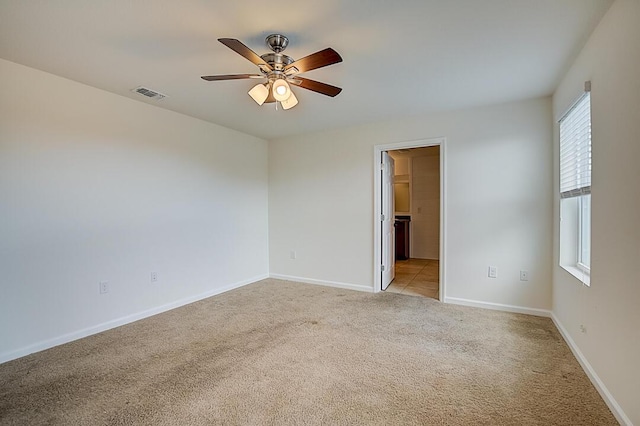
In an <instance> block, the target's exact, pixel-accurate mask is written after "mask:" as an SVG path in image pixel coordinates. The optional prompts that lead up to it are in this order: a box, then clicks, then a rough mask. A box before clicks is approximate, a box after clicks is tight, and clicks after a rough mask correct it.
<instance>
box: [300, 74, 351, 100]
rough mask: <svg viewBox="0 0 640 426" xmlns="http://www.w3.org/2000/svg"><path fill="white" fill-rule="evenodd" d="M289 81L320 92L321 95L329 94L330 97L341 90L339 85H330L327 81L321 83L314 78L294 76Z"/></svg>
mask: <svg viewBox="0 0 640 426" xmlns="http://www.w3.org/2000/svg"><path fill="white" fill-rule="evenodd" d="M289 83H291V84H295V85H296V86H300V87H302V88H303V89H308V90H312V91H314V92H317V93H322V94H323V95H327V96H331V97H332V98H333V97H334V96H337V95H338V94H339V93H340V92H342V89H341V88H340V87H336V86H332V85H330V84H327V83H321V82H319V81H315V80H310V79H308V78H304V77H298V76H295V77H293V78H291V79H290V80H289Z"/></svg>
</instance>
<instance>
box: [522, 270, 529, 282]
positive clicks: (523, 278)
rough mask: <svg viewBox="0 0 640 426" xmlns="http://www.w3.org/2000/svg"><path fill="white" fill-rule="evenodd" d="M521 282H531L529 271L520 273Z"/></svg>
mask: <svg viewBox="0 0 640 426" xmlns="http://www.w3.org/2000/svg"><path fill="white" fill-rule="evenodd" d="M520 281H529V271H520Z"/></svg>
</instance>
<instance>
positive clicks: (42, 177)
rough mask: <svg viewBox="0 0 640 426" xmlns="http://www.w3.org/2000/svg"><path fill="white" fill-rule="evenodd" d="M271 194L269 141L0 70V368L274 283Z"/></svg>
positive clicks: (27, 71) (0, 64) (17, 68)
mask: <svg viewBox="0 0 640 426" xmlns="http://www.w3.org/2000/svg"><path fill="white" fill-rule="evenodd" d="M267 198H268V186H267V143H266V141H264V140H260V139H257V138H255V137H252V136H248V135H244V134H241V133H238V132H235V131H232V130H228V129H225V128H223V127H220V126H216V125H213V124H210V123H206V122H204V121H200V120H196V119H193V118H189V117H186V116H183V115H180V114H177V113H174V112H170V111H167V110H163V109H160V108H157V107H155V106H151V105H147V104H144V103H141V102H136V101H134V100H131V99H127V98H123V97H120V96H117V95H114V94H111V93H107V92H104V91H101V90H98V89H94V88H91V87H88V86H85V85H82V84H79V83H75V82H72V81H69V80H65V79H62V78H59V77H56V76H53V75H51V74H47V73H44V72H41V71H37V70H34V69H31V68H27V67H24V66H21V65H17V64H14V63H11V62H7V61H4V60H0V291H1V295H0V361H2V360H7V359H11V358H14V357H16V356H20V355H24V354H26V353H29V352H31V351H33V350H37V349H42V348H44V347H47V346H51V345H53V344H57V343H61V342H63V341H65V340H69V339H70V338H77V337H81V336H82V335H84V334H87V333H89V332H95V331H97V330H100V329H101V328H104V327H107V326H109V325H114V324H116V323H118V321H119V320H122V318H123V317H124V318H129V319H132V318H133V317H135V316H136V315H139V314H140V313H144V312H149V310H151V311H153V310H154V309H156V310H157V309H158V308H159V307H163V306H165V307H166V305H167V304H169V305H171V304H173V305H175V304H176V303H180V302H181V301H182V302H184V301H185V300H192V299H194V298H198V297H201V296H202V295H204V294H211V293H215V292H216V291H219V290H222V289H224V288H226V287H229V286H233V285H237V284H240V283H244V282H247V281H252V280H255V279H258V278H261V277H264V276H266V275H267V274H268V234H267V226H268V222H267V206H268V200H267ZM151 271H157V272H158V274H159V282H158V283H155V284H151V283H150V272H151ZM102 280H107V281H108V282H109V286H110V289H109V293H108V294H105V295H100V294H99V292H98V283H99V282H100V281H102ZM132 315H133V317H128V316H132ZM105 323H106V325H105Z"/></svg>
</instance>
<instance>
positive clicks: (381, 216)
mask: <svg viewBox="0 0 640 426" xmlns="http://www.w3.org/2000/svg"><path fill="white" fill-rule="evenodd" d="M380 222H384V214H381V215H380Z"/></svg>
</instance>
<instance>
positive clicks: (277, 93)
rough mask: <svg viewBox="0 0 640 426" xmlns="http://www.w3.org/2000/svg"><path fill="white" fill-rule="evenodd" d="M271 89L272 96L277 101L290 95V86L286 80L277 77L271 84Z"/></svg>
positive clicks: (283, 99)
mask: <svg viewBox="0 0 640 426" xmlns="http://www.w3.org/2000/svg"><path fill="white" fill-rule="evenodd" d="M271 90H272V91H273V97H274V98H275V99H276V100H277V101H280V102H282V101H286V100H287V99H289V97H290V96H291V88H290V87H289V83H287V81H286V80H284V79H282V78H279V79H277V80H276V81H274V82H273V86H272V88H271Z"/></svg>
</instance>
